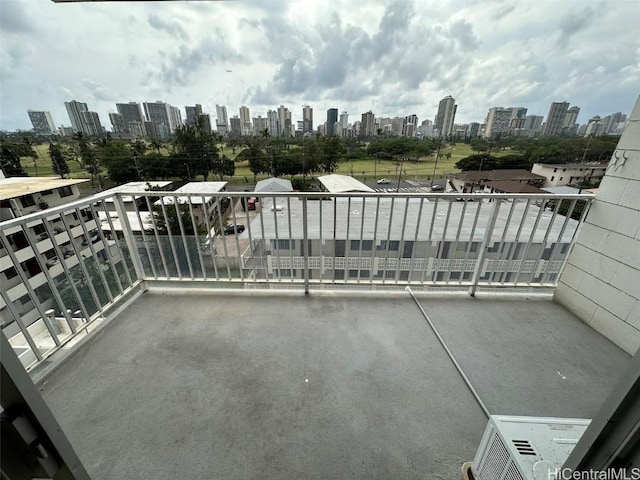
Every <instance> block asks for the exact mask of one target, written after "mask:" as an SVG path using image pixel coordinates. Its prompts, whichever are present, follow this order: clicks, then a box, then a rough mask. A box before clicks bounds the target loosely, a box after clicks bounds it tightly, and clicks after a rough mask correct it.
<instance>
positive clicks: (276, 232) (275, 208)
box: [272, 195, 282, 282]
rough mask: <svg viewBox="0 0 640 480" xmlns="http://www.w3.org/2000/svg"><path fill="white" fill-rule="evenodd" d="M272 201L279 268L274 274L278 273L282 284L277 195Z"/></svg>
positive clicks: (277, 275) (275, 249)
mask: <svg viewBox="0 0 640 480" xmlns="http://www.w3.org/2000/svg"><path fill="white" fill-rule="evenodd" d="M272 201H273V228H274V232H275V237H276V243H275V246H274V247H275V248H274V251H275V253H276V263H277V268H275V269H274V272H276V278H277V280H278V282H280V281H281V280H282V277H281V275H280V272H281V268H282V265H281V264H280V236H279V234H278V203H277V200H276V197H275V195H274V196H273V197H272Z"/></svg>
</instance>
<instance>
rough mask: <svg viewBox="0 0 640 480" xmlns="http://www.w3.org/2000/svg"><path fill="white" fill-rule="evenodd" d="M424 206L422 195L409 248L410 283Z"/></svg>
mask: <svg viewBox="0 0 640 480" xmlns="http://www.w3.org/2000/svg"><path fill="white" fill-rule="evenodd" d="M423 207H424V197H420V207H419V208H418V217H417V219H416V231H415V234H414V236H413V248H412V249H411V260H410V262H411V263H410V268H409V278H408V280H409V283H411V280H412V277H413V271H414V268H413V262H414V261H415V259H416V250H417V248H416V247H417V246H418V235H419V232H420V225H421V223H422V209H423Z"/></svg>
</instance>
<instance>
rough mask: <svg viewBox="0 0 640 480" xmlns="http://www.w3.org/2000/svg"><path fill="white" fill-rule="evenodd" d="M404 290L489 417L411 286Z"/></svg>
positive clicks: (489, 414) (484, 406)
mask: <svg viewBox="0 0 640 480" xmlns="http://www.w3.org/2000/svg"><path fill="white" fill-rule="evenodd" d="M405 290H406V291H407V292H409V295H411V298H413V301H414V302H416V305H417V306H418V308H419V309H420V312H422V316H423V317H424V319H425V320H426V321H427V323H428V324H429V326H430V327H431V330H433V333H435V335H436V338H437V339H438V341H439V342H440V345H442V348H444V350H445V352H447V355H448V356H449V358H450V359H451V362H453V366H454V367H456V370H458V373H459V374H460V376H461V377H462V380H464V383H466V384H467V388H469V391H470V392H471V394H472V395H473V397H474V398H475V399H476V402H478V405H479V406H480V408H481V409H482V411H483V412H484V414H485V415H486V416H487V418H489V417H491V413H489V409H488V408H487V406H486V405H485V404H484V402H483V401H482V399H481V398H480V395H478V392H477V391H476V389H475V388H474V387H473V385H471V381H470V380H469V378H468V377H467V375H466V374H465V373H464V371H463V370H462V367H461V366H460V364H459V363H458V361H457V360H456V359H455V357H454V356H453V353H451V350H449V347H448V346H447V344H446V343H445V341H444V339H443V338H442V336H441V335H440V332H438V329H437V328H436V326H435V325H434V324H433V322H432V321H431V319H430V318H429V315H427V312H425V311H424V308H422V305H420V302H419V301H418V299H417V298H416V296H415V294H414V293H413V291H412V290H411V288H410V287H408V286H407V287H405Z"/></svg>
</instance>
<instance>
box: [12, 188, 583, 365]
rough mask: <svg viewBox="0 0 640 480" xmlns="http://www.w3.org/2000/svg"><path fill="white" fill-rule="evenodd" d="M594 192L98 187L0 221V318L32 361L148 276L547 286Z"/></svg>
mask: <svg viewBox="0 0 640 480" xmlns="http://www.w3.org/2000/svg"><path fill="white" fill-rule="evenodd" d="M250 198H251V199H255V200H256V202H255V203H253V202H249V201H248V200H249V199H250ZM593 198H594V196H593V195H590V194H574V195H554V194H515V195H514V194H478V193H465V194H458V193H454V194H445V193H426V194H425V193H368V192H367V193H327V192H268V193H265V192H261V193H256V192H226V191H222V192H215V193H211V192H197V193H187V192H184V193H183V192H165V191H140V192H126V193H113V192H103V193H100V194H98V195H95V196H92V197H88V198H83V199H80V200H76V201H73V202H71V203H68V204H64V205H60V206H57V207H53V208H49V209H47V210H43V211H40V212H35V213H32V214H30V215H26V216H24V217H19V218H14V219H11V220H8V221H6V222H3V223H2V224H1V225H0V227H1V228H0V275H4V277H3V278H2V280H3V287H2V290H1V298H0V320H1V321H2V329H3V332H4V333H5V335H7V337H8V338H9V340H10V342H11V344H12V345H13V346H14V348H15V349H16V351H17V352H19V355H20V358H21V360H22V361H23V364H25V366H33V365H36V364H38V363H39V362H40V361H42V360H43V359H45V358H46V357H47V356H49V355H50V354H51V353H53V352H55V351H57V350H58V349H60V348H65V347H66V346H68V345H69V344H71V343H72V342H73V341H74V339H76V338H79V336H80V335H83V334H84V332H87V331H88V330H90V329H91V328H94V326H95V325H96V324H97V323H99V322H100V320H101V318H103V316H104V313H105V312H106V311H107V310H108V309H109V308H111V307H113V306H114V305H116V304H118V303H119V302H120V301H121V300H122V299H123V298H124V297H125V296H126V295H127V294H128V293H130V292H132V291H133V290H135V289H136V288H144V286H145V285H150V284H152V283H154V282H159V283H161V282H168V281H170V282H176V281H178V282H181V284H182V285H186V283H182V282H187V281H197V284H198V285H199V284H201V282H205V283H207V284H212V285H215V284H232V285H237V286H266V287H274V288H278V287H287V288H302V289H304V291H305V292H309V290H310V289H314V288H337V289H338V288H339V289H342V288H346V287H349V286H353V287H354V288H359V289H360V288H367V287H368V288H371V289H377V288H393V287H403V286H406V285H411V286H416V287H418V286H422V287H424V288H432V287H442V288H447V289H451V288H457V289H465V290H468V291H469V293H470V294H471V295H474V294H475V293H476V291H477V290H478V289H480V288H503V289H507V288H508V289H514V288H516V289H517V288H527V289H529V288H539V287H546V288H554V287H555V285H556V283H557V281H558V277H559V275H560V273H561V272H562V269H563V268H564V264H565V262H566V260H567V256H568V254H569V251H570V249H571V247H572V245H573V243H574V240H575V237H576V234H577V232H578V230H579V228H580V225H581V224H582V222H583V221H584V218H585V216H586V215H587V212H588V209H589V206H590V204H591V202H592V201H593ZM194 284H195V283H194Z"/></svg>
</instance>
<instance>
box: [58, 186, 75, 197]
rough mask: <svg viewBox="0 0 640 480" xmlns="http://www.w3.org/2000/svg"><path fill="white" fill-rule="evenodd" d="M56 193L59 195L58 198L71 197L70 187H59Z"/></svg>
mask: <svg viewBox="0 0 640 480" xmlns="http://www.w3.org/2000/svg"><path fill="white" fill-rule="evenodd" d="M58 193H59V194H60V197H68V196H70V195H73V190H71V187H60V188H59V189H58Z"/></svg>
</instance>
